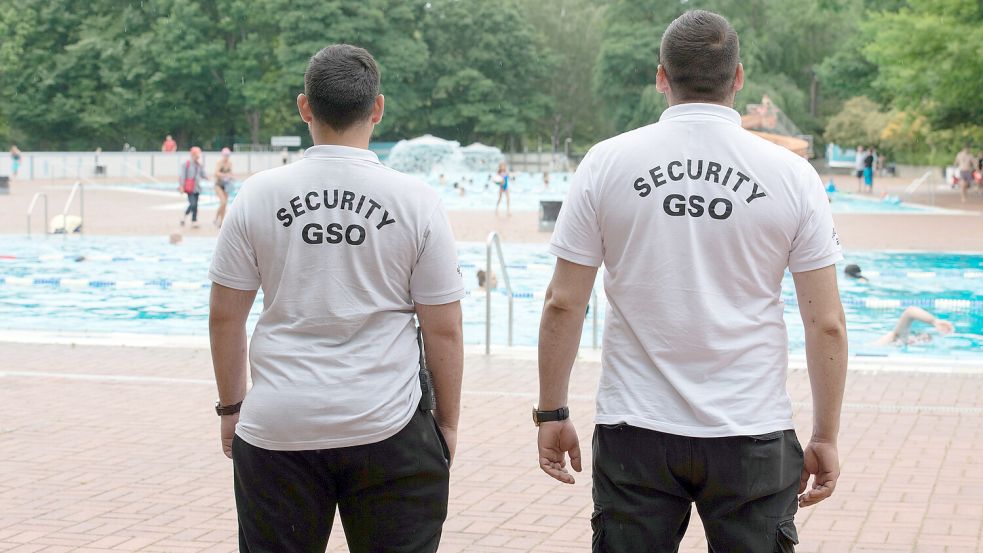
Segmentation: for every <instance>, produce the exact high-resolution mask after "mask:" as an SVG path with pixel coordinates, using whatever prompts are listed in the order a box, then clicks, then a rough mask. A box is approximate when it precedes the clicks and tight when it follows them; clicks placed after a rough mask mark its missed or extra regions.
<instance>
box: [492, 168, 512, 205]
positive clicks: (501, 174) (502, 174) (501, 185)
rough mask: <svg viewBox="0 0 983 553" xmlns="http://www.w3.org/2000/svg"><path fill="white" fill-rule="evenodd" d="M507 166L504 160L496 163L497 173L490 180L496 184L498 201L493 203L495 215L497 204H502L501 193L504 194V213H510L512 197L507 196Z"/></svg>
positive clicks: (508, 177)
mask: <svg viewBox="0 0 983 553" xmlns="http://www.w3.org/2000/svg"><path fill="white" fill-rule="evenodd" d="M510 178H511V175H509V167H508V165H506V164H505V162H504V161H503V162H501V163H499V164H498V173H497V174H496V175H495V176H494V177H493V178H492V181H493V182H494V183H495V184H497V185H498V202H496V203H495V215H498V206H500V205H502V195H503V194H504V195H505V213H507V214H508V215H512V198H511V197H510V196H509V179H510Z"/></svg>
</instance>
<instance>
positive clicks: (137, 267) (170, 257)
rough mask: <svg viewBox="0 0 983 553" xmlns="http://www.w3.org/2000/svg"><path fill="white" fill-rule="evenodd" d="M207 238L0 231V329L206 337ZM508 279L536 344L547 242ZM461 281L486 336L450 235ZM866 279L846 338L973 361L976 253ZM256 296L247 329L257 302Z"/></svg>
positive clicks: (504, 316) (884, 266)
mask: <svg viewBox="0 0 983 553" xmlns="http://www.w3.org/2000/svg"><path fill="white" fill-rule="evenodd" d="M214 244H215V241H214V239H208V238H188V239H186V240H185V242H184V243H183V244H181V245H178V246H172V245H170V244H168V242H167V238H166V237H101V236H100V237H92V236H87V237H67V238H63V237H48V238H42V237H35V238H28V237H23V236H10V235H5V236H3V238H2V239H0V330H16V331H38V332H45V331H64V332H86V333H137V334H154V335H173V336H187V335H191V336H207V331H208V289H209V286H210V283H209V282H208V280H207V268H208V264H209V262H210V258H211V252H212V249H213V247H214ZM504 251H505V256H506V260H507V263H508V273H509V277H510V278H511V281H512V285H513V292H514V294H513V300H514V301H513V305H514V327H513V343H514V344H515V345H520V346H533V345H535V344H536V342H537V337H538V328H539V318H540V313H541V310H542V302H543V293H544V291H545V289H546V286H547V285H548V283H549V279H550V277H551V275H552V270H553V264H554V258H553V257H552V256H551V255H549V253H548V252H547V247H546V245H545V244H505V245H504ZM458 255H459V257H460V262H461V268H462V271H463V273H464V275H465V282H466V284H467V286H468V287H469V288H471V290H470V293H469V295H468V297H466V298H465V299H464V301H463V302H462V304H463V310H464V327H465V341H466V343H468V344H482V343H484V337H485V292H484V291H482V290H480V289H479V288H478V287H477V286H478V285H477V277H476V273H477V271H478V269H480V268H484V265H485V255H486V251H485V245H484V244H480V243H459V244H458ZM848 263H856V264H858V265H860V266H861V267H862V269H863V272H864V274H865V275H867V277H868V278H869V282H867V283H862V282H859V281H856V280H853V279H848V278H846V277H844V276H843V275H842V274H841V277H840V290H841V295H842V298H843V303H844V307H845V309H846V314H847V325H848V329H849V336H850V347H851V351H852V352H853V353H854V354H858V355H867V356H905V355H915V356H932V357H945V358H957V359H963V358H974V359H983V254H936V253H900V252H898V253H895V252H847V255H846V260H845V261H844V263H843V264H841V267H842V266H845V265H846V264H848ZM493 268H494V270H495V272H496V273H497V276H498V288H497V289H495V290H493V291H492V292H491V294H492V325H491V326H492V343H493V344H501V345H504V344H506V342H507V339H508V295H507V293H506V291H505V290H504V279H503V275H502V274H501V270H500V268H499V267H498V266H497V261H496V262H493ZM783 287H784V290H783V294H782V297H783V300H784V301H785V303H786V309H785V315H786V316H785V319H786V323H787V326H788V329H789V343H790V347H791V350H792V351H793V352H801V351H803V349H804V338H803V334H802V323H801V321H800V320H799V314H798V309H797V307H796V305H795V292H794V288H793V285H792V278H791V275H786V278H785V281H784V285H783ZM602 288H603V287H602V286H601V283H600V275H599V278H598V285H597V287H596V291H597V295H598V300H597V305H598V309H597V310H596V315H597V318H598V323H599V327H598V329H597V333H598V337H599V338H600V337H601V335H602V334H603V322H604V314H605V302H604V294H603V289H602ZM261 305H262V304H261V302H260V301H259V300H257V302H256V305H255V306H254V309H253V312H252V315H251V319H250V322H249V328H250V329H251V328H252V325H254V324H255V320H256V317H257V316H258V314H259V311H260V309H261ZM910 305H914V306H919V307H923V308H925V309H927V310H928V311H930V312H932V313H934V314H936V315H937V316H938V317H940V318H944V319H947V320H950V321H951V322H952V323H953V324H954V325H955V327H956V331H955V332H954V333H953V334H951V335H948V336H939V335H938V334H937V333H935V332H934V331H932V332H928V330H929V329H928V328H927V325H924V324H921V323H916V325H915V327H914V328H913V332H915V333H923V332H928V336H929V337H930V340H929V341H927V342H926V343H922V344H919V345H913V346H905V347H878V346H874V345H871V344H872V343H873V342H874V341H876V339H877V338H878V337H880V336H881V335H883V334H884V333H886V332H888V331H890V330H891V329H892V328H893V327H894V324H895V322H896V320H897V318H898V316H899V315H900V314H901V312H902V311H903V309H904V308H905V307H907V306H910ZM593 320H594V313H593V312H592V313H591V314H590V315H589V316H588V318H587V319H586V320H585V325H584V331H583V336H582V340H581V346H582V347H586V348H589V347H591V344H592V339H593V326H592V323H593Z"/></svg>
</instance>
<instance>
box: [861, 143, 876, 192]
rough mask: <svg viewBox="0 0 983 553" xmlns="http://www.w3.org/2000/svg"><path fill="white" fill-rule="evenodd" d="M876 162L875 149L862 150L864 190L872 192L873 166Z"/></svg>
mask: <svg viewBox="0 0 983 553" xmlns="http://www.w3.org/2000/svg"><path fill="white" fill-rule="evenodd" d="M876 164H877V150H875V149H873V148H871V149H869V150H867V151H866V152H864V190H865V191H866V192H867V193H868V194H873V193H874V167H875V166H876Z"/></svg>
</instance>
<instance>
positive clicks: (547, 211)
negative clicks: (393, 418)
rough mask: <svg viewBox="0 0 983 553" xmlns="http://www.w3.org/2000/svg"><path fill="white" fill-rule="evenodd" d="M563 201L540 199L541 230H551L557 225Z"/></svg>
mask: <svg viewBox="0 0 983 553" xmlns="http://www.w3.org/2000/svg"><path fill="white" fill-rule="evenodd" d="M562 205H563V202H561V201H559V200H540V201H539V232H550V231H552V230H553V227H555V226H556V218H557V217H559V215H560V207H561V206H562Z"/></svg>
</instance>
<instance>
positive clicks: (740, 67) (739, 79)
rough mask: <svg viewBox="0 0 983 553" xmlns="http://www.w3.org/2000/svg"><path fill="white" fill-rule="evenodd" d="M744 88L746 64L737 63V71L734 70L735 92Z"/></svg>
mask: <svg viewBox="0 0 983 553" xmlns="http://www.w3.org/2000/svg"><path fill="white" fill-rule="evenodd" d="M742 88H744V64H743V63H738V64H737V71H735V72H734V94H737V93H738V92H740V91H741V89H742Z"/></svg>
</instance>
